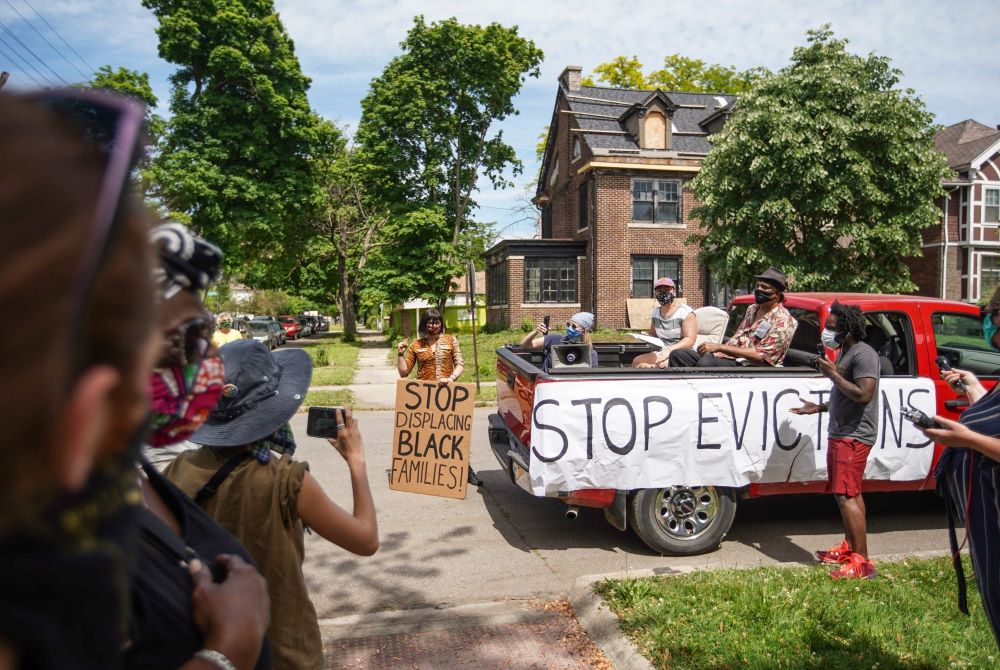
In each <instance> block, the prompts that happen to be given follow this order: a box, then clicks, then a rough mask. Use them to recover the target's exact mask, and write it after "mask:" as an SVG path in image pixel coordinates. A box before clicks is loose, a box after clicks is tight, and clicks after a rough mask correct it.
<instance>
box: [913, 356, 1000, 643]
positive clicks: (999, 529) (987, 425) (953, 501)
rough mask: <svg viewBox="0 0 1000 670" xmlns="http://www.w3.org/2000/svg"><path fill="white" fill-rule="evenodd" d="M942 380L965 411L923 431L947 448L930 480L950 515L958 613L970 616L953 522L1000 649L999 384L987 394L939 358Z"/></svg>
mask: <svg viewBox="0 0 1000 670" xmlns="http://www.w3.org/2000/svg"><path fill="white" fill-rule="evenodd" d="M938 367H939V368H940V369H941V378H942V379H944V380H945V381H946V382H947V383H948V385H949V386H951V388H952V389H953V390H954V391H955V392H956V393H958V394H960V395H964V396H965V397H967V398H968V399H969V403H970V405H969V407H968V409H966V410H965V411H964V412H962V414H961V416H960V417H959V420H958V421H952V420H951V419H947V418H945V417H943V416H935V417H934V421H935V422H936V423H937V427H932V428H922V429H921V430H922V431H923V433H924V435H926V436H927V437H928V438H929V439H931V440H934V441H935V442H938V443H940V444H943V445H945V447H946V449H944V451H942V452H941V457H940V458H939V459H938V465H937V469H936V470H935V471H934V477H935V479H936V480H937V492H938V495H940V496H941V497H943V498H944V499H945V506H946V508H947V510H948V535H949V540H950V541H951V551H952V565H953V566H954V567H955V571H956V573H957V575H958V580H959V587H958V593H959V608H960V609H961V610H962V611H963V612H965V613H966V614H968V607H967V605H966V602H965V575H964V571H963V570H962V561H961V559H960V556H959V551H960V550H961V547H960V546H959V545H958V538H957V537H956V534H955V522H956V519H957V521H958V523H959V524H962V525H964V526H965V540H966V541H968V543H969V555H970V557H971V558H972V567H973V570H974V571H975V574H976V583H977V585H978V587H979V594H980V595H981V596H982V600H983V609H984V610H985V611H986V617H987V618H988V619H989V622H990V626H991V627H992V628H993V637H994V638H995V639H996V640H997V643H998V644H1000V580H998V579H997V575H998V574H1000V515H998V514H997V509H998V507H1000V391H998V390H997V389H998V388H1000V384H998V385H995V386H994V387H993V388H991V389H990V390H988V391H987V390H986V387H985V386H983V385H982V383H981V382H980V381H979V379H978V378H976V376H975V375H974V374H972V373H971V372H969V371H968V370H959V369H954V370H953V369H950V368H951V366H950V365H948V364H947V359H944V361H942V359H941V358H940V357H939V358H938Z"/></svg>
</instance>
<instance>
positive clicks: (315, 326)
mask: <svg viewBox="0 0 1000 670" xmlns="http://www.w3.org/2000/svg"><path fill="white" fill-rule="evenodd" d="M306 321H308V322H309V327H310V328H311V329H312V334H313V335H315V334H316V333H318V332H319V319H317V318H316V317H315V316H308V315H307V316H306Z"/></svg>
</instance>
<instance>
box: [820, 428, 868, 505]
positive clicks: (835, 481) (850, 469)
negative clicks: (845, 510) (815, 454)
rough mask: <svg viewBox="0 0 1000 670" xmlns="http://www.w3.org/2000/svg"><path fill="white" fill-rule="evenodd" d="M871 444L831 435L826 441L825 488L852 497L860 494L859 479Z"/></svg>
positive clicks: (861, 476)
mask: <svg viewBox="0 0 1000 670" xmlns="http://www.w3.org/2000/svg"><path fill="white" fill-rule="evenodd" d="M871 450H872V445H870V444H865V443H864V442H860V441H858V440H855V439H854V438H853V437H831V438H828V439H827V442H826V476H827V484H826V490H827V492H828V493H839V494H841V495H846V496H848V497H850V498H853V497H855V496H857V495H860V494H861V479H862V478H863V477H864V475H865V464H866V463H867V462H868V452H870V451H871Z"/></svg>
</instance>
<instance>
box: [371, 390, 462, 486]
mask: <svg viewBox="0 0 1000 670" xmlns="http://www.w3.org/2000/svg"><path fill="white" fill-rule="evenodd" d="M475 404H476V387H475V385H474V384H455V383H452V384H445V385H439V384H438V383H437V382H431V381H423V380H420V379H400V380H399V382H397V384H396V414H395V422H394V423H395V432H394V434H393V439H392V471H391V474H390V477H389V488H390V489H392V490H394V491H410V492H412V493H425V494H427V495H433V496H443V497H446V498H463V499H464V498H465V491H466V482H467V480H468V475H469V452H470V450H471V447H472V410H473V408H474V407H475Z"/></svg>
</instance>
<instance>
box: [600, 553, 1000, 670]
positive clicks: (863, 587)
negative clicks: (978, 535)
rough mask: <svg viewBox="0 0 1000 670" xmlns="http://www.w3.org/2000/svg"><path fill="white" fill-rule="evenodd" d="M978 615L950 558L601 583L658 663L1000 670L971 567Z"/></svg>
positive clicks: (624, 623) (674, 667)
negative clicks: (872, 573) (963, 606)
mask: <svg viewBox="0 0 1000 670" xmlns="http://www.w3.org/2000/svg"><path fill="white" fill-rule="evenodd" d="M965 566H966V567H965V569H966V574H967V575H969V576H970V582H969V608H970V611H971V612H972V616H971V617H966V616H965V615H963V614H962V613H960V612H959V611H958V608H957V606H956V605H955V592H956V591H955V576H954V573H953V571H952V568H951V564H950V561H949V559H947V558H939V559H920V560H916V559H914V560H907V561H901V562H898V563H888V562H883V563H879V564H878V569H879V576H878V577H877V578H876V579H873V580H869V581H859V580H851V581H834V580H832V579H830V577H829V576H828V574H827V573H828V572H829V570H830V568H829V567H828V566H817V567H809V568H757V569H753V570H720V571H716V572H698V573H692V574H686V575H679V576H675V577H654V578H647V579H631V580H617V581H604V582H600V583H599V584H597V585H596V586H595V589H596V591H597V592H598V593H600V594H601V595H602V596H603V597H604V599H605V600H606V601H607V602H608V604H609V605H610V606H611V608H612V609H613V610H614V611H615V613H617V614H618V616H619V617H620V619H621V628H622V630H623V631H624V632H625V634H626V635H628V636H629V637H630V638H631V639H632V640H633V641H634V642H635V643H636V644H637V645H638V647H639V648H640V649H641V650H642V652H643V654H644V655H645V656H646V658H648V659H650V661H651V662H652V664H653V665H654V666H655V667H657V668H670V669H671V670H682V669H687V668H690V669H695V668H697V669H698V670H704V669H707V668H878V670H887V669H889V668H913V669H916V668H996V667H1000V652H998V650H997V644H996V642H995V641H994V639H993V636H992V634H991V632H990V627H989V624H988V622H987V621H986V617H985V615H984V614H983V610H982V606H981V604H980V601H979V593H978V591H977V590H976V587H975V585H974V584H973V583H972V579H971V574H972V570H971V567H970V566H969V563H968V561H967V560H966V563H965Z"/></svg>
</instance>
